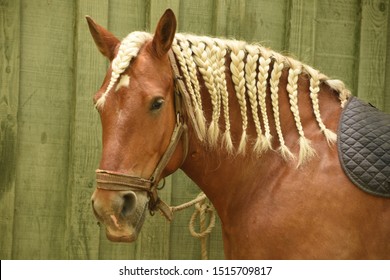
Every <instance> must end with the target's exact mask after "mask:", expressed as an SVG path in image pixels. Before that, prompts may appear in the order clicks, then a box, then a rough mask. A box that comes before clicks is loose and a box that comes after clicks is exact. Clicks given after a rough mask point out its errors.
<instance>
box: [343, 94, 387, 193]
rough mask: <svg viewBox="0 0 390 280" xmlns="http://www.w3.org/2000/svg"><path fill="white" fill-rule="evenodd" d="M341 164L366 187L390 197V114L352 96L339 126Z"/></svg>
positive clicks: (368, 189)
mask: <svg viewBox="0 0 390 280" xmlns="http://www.w3.org/2000/svg"><path fill="white" fill-rule="evenodd" d="M338 149H339V157H340V161H341V165H342V167H343V169H344V171H345V173H346V174H347V175H348V177H349V178H350V179H351V181H352V182H353V183H354V184H355V185H357V186H358V187H359V188H361V189H362V190H364V191H366V192H368V193H370V194H374V195H378V196H382V197H390V115H389V114H385V113H383V112H381V111H379V110H378V109H376V108H375V107H373V106H372V105H370V104H367V103H364V102H363V101H361V100H359V99H357V98H355V97H351V98H350V100H349V101H348V103H347V104H346V106H345V108H344V110H343V112H342V116H341V120H340V125H339V135H338Z"/></svg>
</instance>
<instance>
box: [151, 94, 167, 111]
mask: <svg viewBox="0 0 390 280" xmlns="http://www.w3.org/2000/svg"><path fill="white" fill-rule="evenodd" d="M163 104H164V99H163V98H161V97H159V98H156V99H154V100H153V101H152V105H151V106H150V110H151V111H157V110H159V109H160V108H161V107H162V105H163Z"/></svg>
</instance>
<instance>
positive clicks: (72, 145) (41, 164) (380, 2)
mask: <svg viewBox="0 0 390 280" xmlns="http://www.w3.org/2000/svg"><path fill="white" fill-rule="evenodd" d="M167 7H170V8H172V9H173V10H174V11H175V13H176V15H177V17H178V21H179V27H178V28H179V31H182V32H192V33H197V34H207V35H213V36H223V37H235V38H239V39H244V40H247V41H259V42H262V43H263V44H264V45H266V46H269V47H271V48H273V49H275V50H277V51H282V52H284V53H288V54H292V55H294V56H295V57H297V58H299V59H300V60H302V61H304V62H306V63H307V64H310V65H313V66H315V67H316V68H318V69H320V70H321V71H322V72H323V73H325V74H327V75H329V76H332V77H337V78H340V79H342V80H344V81H345V82H346V84H347V85H348V87H349V88H350V89H351V90H352V92H353V93H354V94H355V95H358V96H359V97H361V98H363V99H365V100H367V101H370V102H371V103H373V104H374V105H376V106H378V107H379V108H381V109H383V110H386V111H387V112H390V71H389V70H388V69H389V68H390V58H387V55H388V54H390V26H389V19H390V16H389V15H390V12H389V10H390V5H389V1H388V0H343V1H340V0H274V1H268V0H246V1H235V0H198V1H194V0H182V1H180V0H163V1H157V0H146V1H144V0H78V1H77V0H72V1H70V0H69V1H65V0H0V70H1V71H0V258H1V259H199V258H200V243H199V242H198V241H197V240H195V239H193V238H192V237H191V236H190V234H189V232H188V230H187V227H188V221H189V217H190V215H191V214H192V211H191V210H187V211H185V212H183V213H179V214H177V215H176V217H175V220H174V221H173V222H172V223H171V224H169V223H167V222H166V221H165V220H164V219H163V218H162V217H159V216H158V215H157V216H155V217H148V219H147V221H146V223H145V225H144V228H143V230H142V234H141V236H140V237H139V239H138V241H137V242H136V243H134V244H114V243H111V242H109V241H107V240H106V237H105V235H104V232H103V230H99V227H98V226H97V224H96V221H95V218H94V217H93V214H92V211H91V206H90V196H91V194H92V192H93V190H94V170H95V169H96V168H97V166H98V161H99V157H100V151H101V150H100V149H101V146H100V145H101V130H100V123H99V118H98V115H97V113H96V112H95V111H94V108H93V106H92V96H93V93H94V92H95V91H96V90H97V89H98V88H99V86H100V84H101V82H102V80H103V78H104V75H105V72H106V68H107V62H106V60H105V59H104V58H103V57H102V56H101V55H100V53H99V52H98V51H97V49H96V47H95V45H94V43H93V41H92V39H91V36H90V35H89V31H88V28H87V25H86V21H85V19H84V16H85V15H90V16H92V17H93V18H94V19H95V20H96V21H97V22H98V23H100V24H101V25H103V26H106V27H107V28H108V29H109V30H111V31H112V32H113V33H114V34H116V35H117V36H118V37H124V36H125V35H127V34H128V33H129V32H131V31H134V30H148V31H153V30H154V28H155V25H156V22H157V21H158V19H159V17H160V16H161V15H162V13H163V11H164V10H165V9H166V8H167ZM198 192H199V190H198V188H197V187H196V186H195V185H194V184H193V183H192V182H191V181H190V180H189V179H188V178H187V177H185V175H184V174H183V173H181V172H177V173H176V174H174V175H173V176H171V177H170V178H169V180H168V186H167V188H166V189H165V190H164V191H163V196H164V197H163V198H164V199H165V200H166V201H168V202H169V203H171V204H173V205H176V204H179V203H182V202H185V201H187V200H189V199H192V198H193V197H195V196H196V195H197V194H198ZM209 255H210V258H212V259H219V258H223V246H222V238H221V231H220V229H219V228H217V229H215V230H214V232H213V233H212V235H211V238H210V240H209Z"/></svg>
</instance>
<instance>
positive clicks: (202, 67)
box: [191, 40, 219, 146]
mask: <svg viewBox="0 0 390 280" xmlns="http://www.w3.org/2000/svg"><path fill="white" fill-rule="evenodd" d="M191 48H192V51H193V54H194V61H195V63H196V64H197V66H198V69H199V72H200V73H201V74H202V77H203V80H204V81H205V85H206V87H207V90H208V91H209V94H210V98H211V104H212V107H213V113H212V118H211V123H210V127H209V130H208V138H209V141H210V144H211V146H214V145H215V144H216V143H217V140H218V134H219V127H218V119H219V112H218V108H219V105H218V96H217V92H216V89H215V87H214V76H213V71H212V68H211V66H210V60H209V58H208V55H207V50H206V44H205V43H204V42H201V41H198V40H193V41H192V46H191ZM207 48H209V47H207Z"/></svg>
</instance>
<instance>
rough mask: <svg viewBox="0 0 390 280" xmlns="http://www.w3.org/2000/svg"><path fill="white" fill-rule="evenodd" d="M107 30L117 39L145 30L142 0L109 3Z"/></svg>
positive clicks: (144, 12)
mask: <svg viewBox="0 0 390 280" xmlns="http://www.w3.org/2000/svg"><path fill="white" fill-rule="evenodd" d="M109 5H110V8H109V16H108V30H110V31H111V32H112V33H113V34H115V36H117V37H118V38H119V39H121V38H124V37H125V36H126V35H127V34H129V33H130V32H133V31H145V30H146V22H147V19H146V9H147V5H146V3H145V1H144V0H131V1H123V0H111V1H109Z"/></svg>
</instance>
